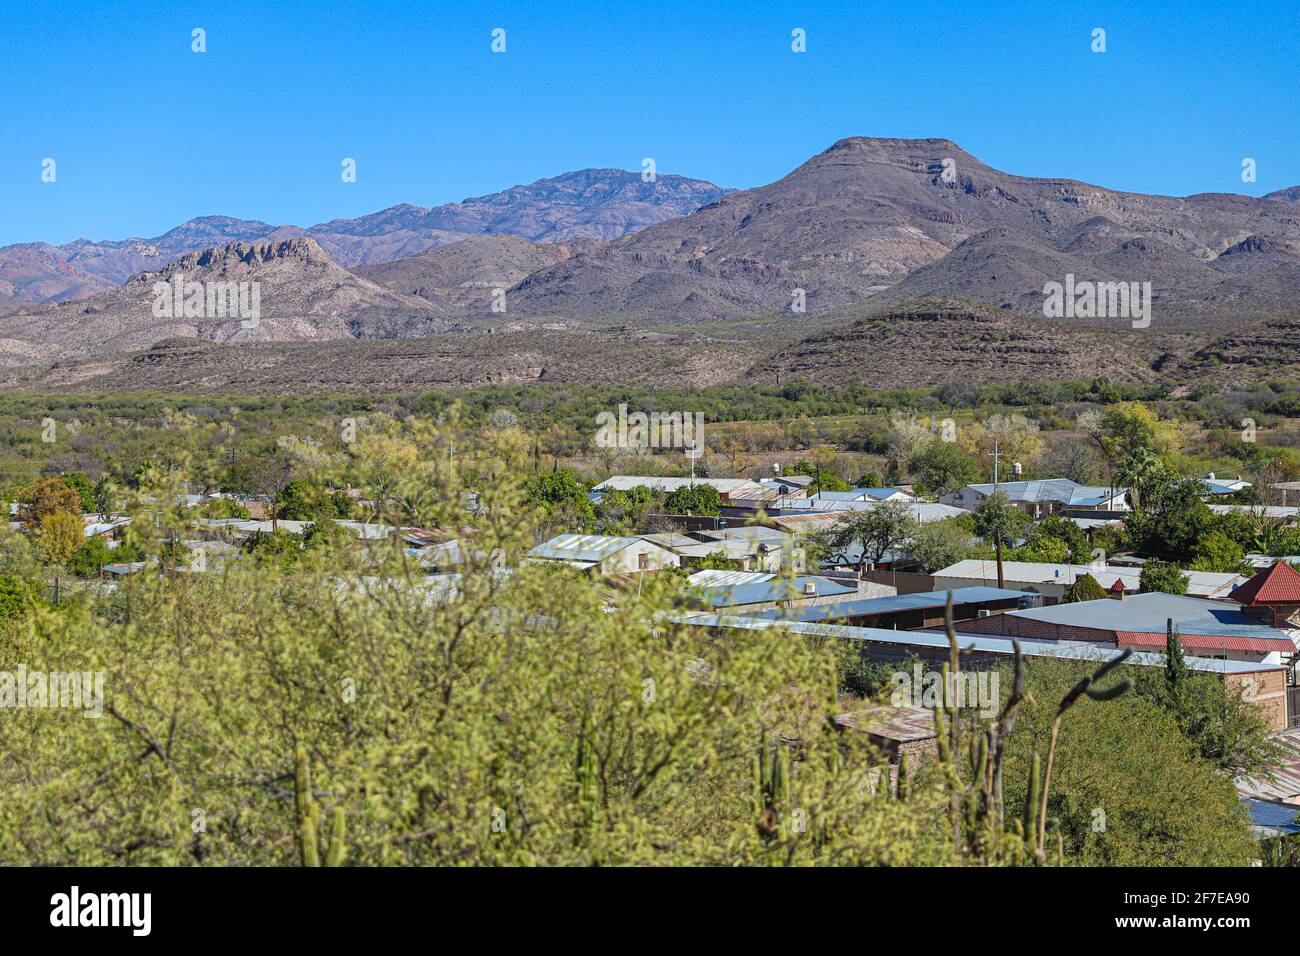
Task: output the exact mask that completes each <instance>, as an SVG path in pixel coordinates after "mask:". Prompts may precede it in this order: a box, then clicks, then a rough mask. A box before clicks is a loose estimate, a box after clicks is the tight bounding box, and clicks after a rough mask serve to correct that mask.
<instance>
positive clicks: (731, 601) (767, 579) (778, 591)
mask: <svg viewBox="0 0 1300 956" xmlns="http://www.w3.org/2000/svg"><path fill="white" fill-rule="evenodd" d="M862 586H863V587H866V588H869V589H872V593H875V594H881V593H884V592H885V591H887V589H886V588H884V587H883V586H882V585H873V584H863V585H862ZM687 587H688V592H689V594H690V596H691V598H692V603H695V604H697V605H699V606H701V607H704V608H716V609H723V608H725V609H727V610H728V611H733V612H747V611H762V610H769V609H772V608H777V607H805V606H808V605H811V604H818V603H826V602H828V601H842V600H845V599H847V598H849V597H854V596H856V595H857V594H858V593H859V582H858V581H856V580H835V579H832V578H829V577H824V576H822V575H815V574H800V575H796V576H795V577H782V576H779V575H776V574H770V573H761V572H745V571H717V570H712V569H710V570H705V571H697V572H695V573H694V574H692V575H691V576H690V577H689V578H687Z"/></svg>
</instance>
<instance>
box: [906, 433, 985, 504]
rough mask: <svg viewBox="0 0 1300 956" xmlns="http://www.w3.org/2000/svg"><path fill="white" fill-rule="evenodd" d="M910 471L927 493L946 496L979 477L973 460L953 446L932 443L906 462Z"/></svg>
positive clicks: (927, 444) (947, 443) (928, 443)
mask: <svg viewBox="0 0 1300 956" xmlns="http://www.w3.org/2000/svg"><path fill="white" fill-rule="evenodd" d="M907 470H908V471H909V472H911V473H912V474H913V475H916V476H917V477H918V478H919V479H920V480H921V484H922V485H924V486H925V488H926V490H927V491H931V492H934V493H935V494H943V493H944V492H946V491H950V490H951V489H953V488H960V487H961V486H962V485H965V484H968V483H970V482H971V481H973V480H974V479H975V476H976V475H977V474H978V473H979V469H978V468H977V467H976V465H975V462H974V460H973V459H972V458H971V457H970V456H969V455H967V454H966V453H965V452H963V451H962V450H961V449H960V448H958V447H957V445H956V443H954V442H946V441H940V440H938V439H935V440H932V441H929V442H927V443H925V444H924V445H923V446H921V449H920V451H918V452H917V453H916V454H914V455H913V456H912V457H911V458H909V459H908V461H907Z"/></svg>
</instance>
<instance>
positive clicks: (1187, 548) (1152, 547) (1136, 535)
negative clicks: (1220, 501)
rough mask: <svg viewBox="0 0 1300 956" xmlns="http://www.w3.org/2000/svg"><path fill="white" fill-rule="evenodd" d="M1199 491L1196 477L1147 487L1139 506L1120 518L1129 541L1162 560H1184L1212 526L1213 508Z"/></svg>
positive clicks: (1213, 520) (1213, 521) (1145, 552)
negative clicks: (1207, 504) (1122, 519)
mask: <svg viewBox="0 0 1300 956" xmlns="http://www.w3.org/2000/svg"><path fill="white" fill-rule="evenodd" d="M1201 493H1202V487H1201V482H1200V480H1199V479H1196V478H1190V479H1182V480H1178V481H1172V482H1169V483H1168V484H1165V485H1161V486H1159V487H1151V488H1148V489H1147V494H1146V499H1145V500H1144V501H1143V502H1142V507H1141V508H1137V509H1134V510H1133V511H1132V512H1130V513H1129V514H1128V515H1127V517H1126V518H1125V519H1124V526H1125V528H1126V530H1127V532H1128V536H1129V538H1130V540H1131V541H1132V542H1133V545H1134V546H1135V547H1136V548H1137V549H1138V550H1139V551H1141V552H1142V553H1143V554H1147V555H1153V556H1155V557H1157V558H1161V559H1163V560H1165V561H1186V560H1187V559H1188V557H1189V555H1190V554H1191V553H1192V551H1193V549H1194V548H1195V547H1196V544H1197V542H1199V541H1200V540H1201V538H1203V537H1205V536H1206V535H1207V534H1208V533H1209V532H1210V531H1212V530H1213V529H1214V526H1215V518H1214V512H1212V511H1210V509H1209V508H1208V507H1207V506H1206V504H1205V502H1204V501H1202V500H1201Z"/></svg>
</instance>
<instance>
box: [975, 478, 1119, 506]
mask: <svg viewBox="0 0 1300 956" xmlns="http://www.w3.org/2000/svg"><path fill="white" fill-rule="evenodd" d="M968 487H970V488H974V489H975V490H976V491H978V492H979V493H980V494H982V495H986V496H987V495H992V494H993V493H994V492H995V491H997V492H999V493H1001V494H1002V495H1004V496H1005V497H1006V498H1007V500H1008V501H1033V502H1038V501H1055V502H1058V503H1060V504H1064V505H1096V504H1101V503H1102V502H1103V501H1108V500H1110V499H1111V498H1112V497H1116V498H1118V497H1120V496H1121V495H1123V494H1125V493H1126V492H1127V491H1128V489H1127V488H1116V489H1115V490H1114V493H1113V495H1112V492H1111V489H1110V487H1109V486H1108V485H1080V484H1078V483H1077V482H1074V481H1071V480H1070V479H1069V478H1048V479H1045V480H1039V481H1002V482H998V484H996V485H994V484H992V483H989V484H979V485H969V486H968Z"/></svg>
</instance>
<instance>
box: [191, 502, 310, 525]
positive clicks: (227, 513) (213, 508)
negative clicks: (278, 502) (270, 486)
mask: <svg viewBox="0 0 1300 956" xmlns="http://www.w3.org/2000/svg"><path fill="white" fill-rule="evenodd" d="M196 513H197V514H198V516H199V517H200V518H216V519H222V518H240V519H242V520H244V521H247V520H248V519H250V518H252V517H253V515H252V513H251V512H249V510H248V509H247V508H245V507H244V506H243V505H241V504H240V503H239V502H238V501H235V500H234V499H233V498H209V499H208V500H207V501H205V502H203V504H201V505H199V507H198V509H197V511H196ZM282 517H285V518H286V520H287V518H288V516H287V515H286V516H282Z"/></svg>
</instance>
